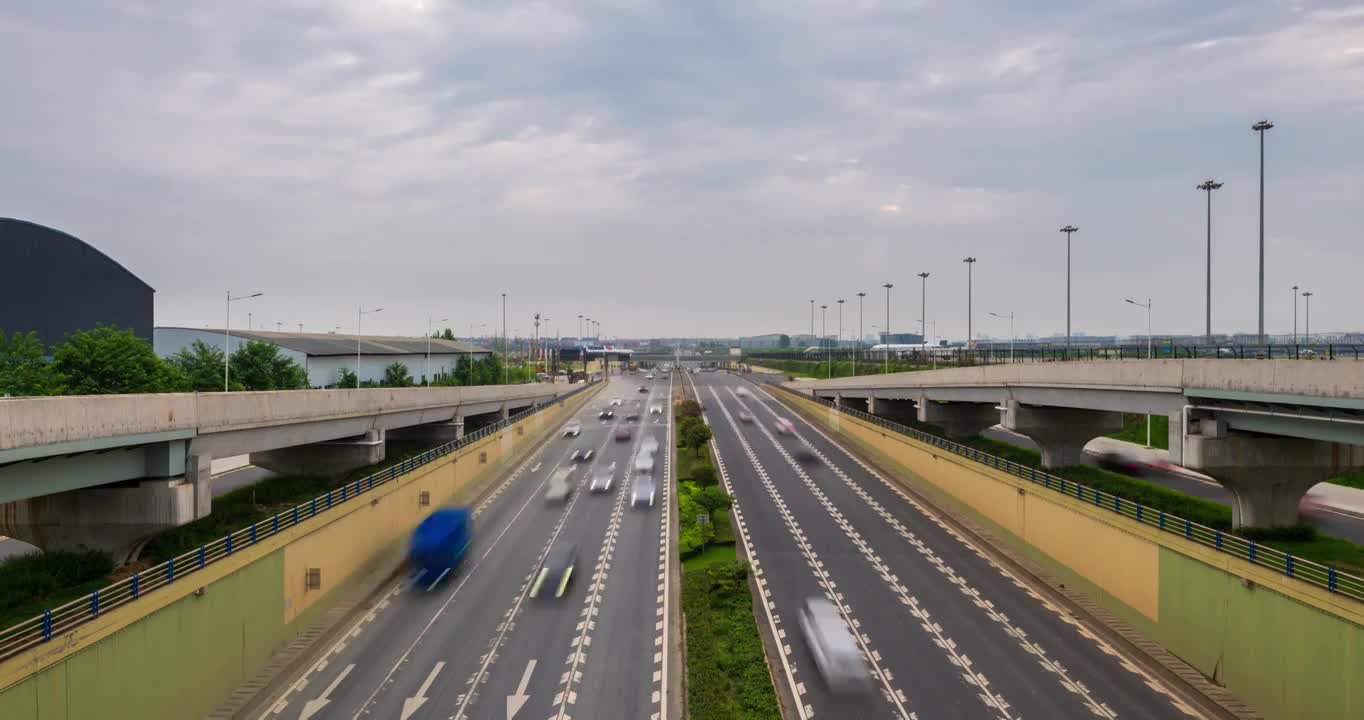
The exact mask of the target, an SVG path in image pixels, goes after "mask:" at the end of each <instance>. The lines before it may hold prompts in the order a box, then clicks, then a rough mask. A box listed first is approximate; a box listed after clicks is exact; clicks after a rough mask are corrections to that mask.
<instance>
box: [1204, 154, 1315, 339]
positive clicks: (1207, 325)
mask: <svg viewBox="0 0 1364 720" xmlns="http://www.w3.org/2000/svg"><path fill="white" fill-rule="evenodd" d="M1220 187H1222V183H1220V182H1217V181H1216V180H1213V179H1212V178H1208V179H1207V180H1205V181H1203V182H1202V183H1200V184H1199V185H1198V189H1199V190H1202V191H1203V192H1204V193H1206V194H1207V196H1208V264H1207V272H1208V282H1207V295H1208V297H1207V301H1206V304H1205V305H1204V332H1205V333H1206V334H1207V336H1208V344H1209V345H1211V344H1212V191H1213V190H1216V189H1217V188H1220ZM1295 319H1296V318H1295Z"/></svg>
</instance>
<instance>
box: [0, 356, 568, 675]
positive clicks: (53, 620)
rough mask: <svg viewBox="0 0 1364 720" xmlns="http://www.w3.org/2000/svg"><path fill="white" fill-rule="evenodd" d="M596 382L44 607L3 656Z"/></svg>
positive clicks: (17, 629)
mask: <svg viewBox="0 0 1364 720" xmlns="http://www.w3.org/2000/svg"><path fill="white" fill-rule="evenodd" d="M593 384H594V383H590V384H588V385H584V386H581V387H578V388H574V389H573V390H571V391H569V392H568V393H566V394H564V395H561V396H559V397H557V398H555V399H554V400H552V401H550V402H546V403H536V404H535V405H533V406H531V407H530V408H527V409H525V410H523V411H521V412H518V413H516V414H514V415H511V416H509V417H508V418H507V419H506V420H498V421H497V422H495V423H492V424H491V425H487V426H484V427H481V428H479V429H478V430H476V431H474V432H472V433H469V434H468V435H465V436H464V437H463V438H460V439H459V440H455V441H453V442H448V443H445V444H444V445H440V446H437V447H434V448H432V449H430V450H427V451H425V452H423V453H421V454H420V455H416V456H413V457H410V458H408V459H406V460H403V461H402V462H399V463H397V464H394V465H391V466H389V467H387V468H384V469H383V470H379V471H378V472H375V473H372V474H370V475H368V476H366V477H363V478H360V479H359V480H355V481H353V482H348V483H345V484H344V485H342V486H340V487H338V488H333V489H331V490H329V491H327V493H326V494H325V495H319V496H317V497H315V498H313V499H311V500H308V501H306V502H303V503H300V504H298V505H295V506H294V507H292V508H290V509H288V510H285V511H283V512H280V513H276V514H274V515H273V516H271V517H268V518H266V519H264V520H261V521H260V522H257V523H254V524H252V525H248V526H247V527H244V528H241V529H240V530H237V531H235V532H232V533H230V534H228V535H224V536H223V537H221V538H218V539H217V540H214V541H212V542H209V543H206V544H203V545H200V546H199V547H198V548H195V549H193V550H190V551H188V552H185V553H183V554H181V555H177V556H176V557H173V558H171V559H169V560H167V561H165V562H163V563H161V564H160V565H157V566H155V567H151V568H148V569H146V570H143V571H141V572H136V573H133V574H132V575H131V576H130V577H127V578H124V579H122V580H119V581H118V582H115V583H114V584H112V585H109V586H107V587H104V588H101V589H99V590H95V591H93V592H90V593H89V594H87V595H85V596H84V597H81V598H79V599H76V600H72V601H71V602H68V603H66V604H65V605H61V606H59V607H55V608H52V609H50V610H44V611H43V613H42V614H41V615H38V616H36V617H33V618H30V619H28V620H25V621H23V622H21V623H18V624H16V625H14V626H12V627H10V628H8V629H5V630H0V661H3V660H5V659H7V658H9V657H11V656H13V655H16V654H18V653H20V652H23V651H24V650H27V649H28V648H31V647H33V646H35V645H40V644H42V643H45V642H48V641H50V640H52V638H54V637H59V636H61V635H62V634H64V633H67V632H70V631H71V630H73V629H75V628H77V627H79V626H81V625H83V624H85V623H88V622H91V621H92V620H94V619H96V618H98V617H99V616H100V615H102V614H104V613H106V612H108V611H110V610H112V609H114V608H117V607H121V606H123V605H126V604H128V603H130V602H135V601H137V600H138V599H139V598H141V597H142V596H143V595H145V594H147V593H149V592H152V591H154V590H156V589H158V588H161V587H164V586H166V585H169V584H170V583H173V582H180V581H182V580H184V579H185V578H186V577H191V578H192V576H193V575H194V574H195V573H197V572H199V571H201V570H203V569H204V568H206V567H208V566H209V565H212V564H213V563H215V562H218V561H220V560H223V559H224V558H227V557H228V556H230V555H232V554H233V553H236V552H240V551H241V550H243V549H246V548H248V547H251V546H252V545H255V544H256V543H258V542H260V541H262V540H265V539H267V538H269V537H272V536H274V535H277V534H279V533H280V532H283V531H285V530H288V529H289V528H291V527H294V526H296V525H298V524H299V523H302V522H304V521H306V520H308V519H310V518H313V517H316V516H317V515H318V514H319V513H322V512H326V511H327V510H330V509H331V508H333V507H336V506H338V505H341V504H343V503H347V502H353V501H355V500H356V499H357V498H360V497H361V496H365V495H368V494H369V493H370V492H371V491H372V490H374V488H377V487H382V486H384V485H386V484H388V483H390V482H393V481H395V480H397V479H398V478H400V477H402V476H403V475H406V474H407V473H409V472H412V471H413V470H416V469H417V468H420V467H422V466H424V465H427V464H429V463H432V462H435V461H436V460H439V459H441V458H443V457H445V456H447V455H449V454H450V453H453V452H455V451H456V450H459V449H460V448H462V447H465V446H467V445H469V444H471V443H475V442H478V441H479V440H481V439H483V438H485V437H487V436H489V435H492V434H495V433H497V432H499V431H501V430H503V429H505V428H507V427H509V426H511V425H513V424H515V423H516V422H519V421H521V420H523V419H525V418H527V417H530V416H531V415H534V414H535V413H538V412H541V411H543V410H545V409H546V408H549V407H552V406H553V405H555V404H557V403H560V402H563V401H564V400H567V399H568V398H571V397H573V396H574V395H576V394H578V393H580V392H583V391H584V390H587V389H588V388H589V387H591V386H592V385H593Z"/></svg>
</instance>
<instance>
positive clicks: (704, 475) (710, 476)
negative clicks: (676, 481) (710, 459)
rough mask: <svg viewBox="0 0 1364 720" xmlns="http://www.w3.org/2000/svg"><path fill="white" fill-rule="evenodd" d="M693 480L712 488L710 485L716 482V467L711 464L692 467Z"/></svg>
mask: <svg viewBox="0 0 1364 720" xmlns="http://www.w3.org/2000/svg"><path fill="white" fill-rule="evenodd" d="M691 481H692V482H694V483H696V484H697V485H700V486H701V487H704V488H706V489H707V490H709V489H711V488H710V486H711V485H714V484H715V482H716V478H715V468H714V467H711V466H710V465H709V464H703V465H695V466H693V467H692V469H691Z"/></svg>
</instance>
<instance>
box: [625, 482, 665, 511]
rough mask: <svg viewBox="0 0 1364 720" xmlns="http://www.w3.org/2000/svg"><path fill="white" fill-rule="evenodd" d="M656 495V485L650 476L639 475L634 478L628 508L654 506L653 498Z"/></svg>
mask: <svg viewBox="0 0 1364 720" xmlns="http://www.w3.org/2000/svg"><path fill="white" fill-rule="evenodd" d="M657 494H658V484H657V483H655V482H654V476H652V475H639V476H636V477H635V491H634V492H633V493H631V495H630V506H631V507H637V506H640V505H646V506H648V507H653V506H654V496H655V495H657Z"/></svg>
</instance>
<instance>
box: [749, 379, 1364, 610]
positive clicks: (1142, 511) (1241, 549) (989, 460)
mask: <svg viewBox="0 0 1364 720" xmlns="http://www.w3.org/2000/svg"><path fill="white" fill-rule="evenodd" d="M763 387H769V388H777V389H779V390H781V391H783V392H787V393H790V394H792V395H794V396H796V397H799V398H801V399H803V400H813V401H814V402H817V403H819V404H821V405H825V406H827V407H831V408H833V409H835V410H838V411H839V412H841V413H844V414H846V415H851V416H853V417H856V418H859V419H862V420H865V421H867V422H870V423H873V424H875V425H879V426H881V427H883V428H885V429H887V430H891V431H893V432H896V433H899V434H901V435H906V436H908V437H911V438H913V439H915V440H918V441H919V442H922V443H927V444H929V445H932V446H933V447H936V448H938V449H940V450H943V451H945V452H950V453H952V454H954V455H958V456H961V457H964V458H966V459H968V460H972V461H974V462H978V463H981V464H984V465H988V466H990V467H992V468H995V469H997V470H1002V471H1004V472H1006V473H1008V474H1010V475H1013V476H1015V477H1019V478H1022V479H1024V480H1027V481H1028V482H1030V483H1033V484H1034V485H1037V486H1040V487H1042V488H1044V489H1046V490H1049V491H1052V492H1056V493H1060V494H1062V495H1065V496H1067V497H1070V498H1074V499H1076V500H1078V501H1080V502H1083V503H1087V504H1091V505H1093V506H1094V507H1096V508H1099V509H1102V510H1106V511H1108V512H1112V513H1117V514H1119V515H1122V516H1124V517H1126V518H1129V519H1131V520H1135V521H1137V522H1139V523H1141V524H1143V525H1146V526H1148V527H1152V528H1156V529H1158V530H1160V531H1162V532H1168V533H1171V534H1174V535H1179V536H1181V537H1183V538H1184V539H1186V540H1192V541H1193V542H1196V543H1198V544H1200V545H1204V546H1206V547H1209V548H1213V549H1215V550H1216V551H1217V552H1220V553H1227V554H1229V555H1232V556H1234V557H1237V558H1240V559H1242V560H1245V561H1247V562H1249V563H1251V564H1254V565H1258V566H1260V567H1263V568H1268V569H1270V570H1273V571H1274V572H1277V573H1281V574H1283V575H1285V576H1287V577H1290V578H1294V579H1295V580H1300V581H1302V582H1306V583H1309V584H1312V585H1315V586H1317V587H1320V588H1323V589H1325V590H1326V591H1328V592H1330V593H1333V594H1338V595H1344V596H1346V597H1349V598H1352V599H1354V600H1359V601H1364V578H1360V577H1357V576H1355V575H1351V574H1349V573H1346V572H1342V571H1340V570H1338V569H1336V568H1334V567H1331V566H1329V565H1322V564H1321V563H1317V562H1313V561H1311V560H1304V559H1302V558H1300V557H1297V556H1295V555H1293V554H1292V553H1286V552H1283V551H1282V550H1278V549H1276V548H1272V547H1269V546H1267V545H1263V544H1260V543H1257V542H1255V541H1254V540H1247V539H1245V538H1243V537H1240V536H1238V535H1234V534H1232V533H1229V532H1225V531H1223V530H1219V529H1217V528H1211V527H1208V526H1206V525H1200V524H1198V523H1196V522H1193V521H1191V520H1189V519H1187V518H1182V517H1179V516H1178V515H1173V514H1171V513H1167V512H1165V511H1163V510H1156V509H1153V508H1149V507H1146V506H1144V505H1142V504H1141V503H1139V502H1135V501H1132V500H1127V499H1124V498H1122V497H1119V496H1117V495H1113V494H1112V493H1105V492H1103V491H1101V490H1097V489H1095V488H1091V487H1089V486H1088V485H1082V484H1080V483H1077V482H1075V481H1074V480H1067V479H1065V478H1062V477H1058V476H1056V475H1052V474H1051V473H1048V472H1046V471H1045V470H1039V469H1037V468H1036V467H1033V466H1030V465H1020V464H1018V463H1016V462H1012V461H1010V460H1005V459H1004V458H1001V457H997V456H994V455H991V454H989V453H986V452H982V451H980V450H978V449H976V448H973V447H971V446H969V445H962V444H961V443H956V442H952V441H951V440H948V439H947V438H943V437H939V436H937V435H933V434H930V433H926V432H923V431H922V430H916V429H914V428H911V427H906V426H904V425H901V424H899V423H896V422H893V421H891V420H887V419H885V418H882V417H877V416H875V415H872V414H870V413H866V412H862V411H861V410H857V409H855V408H850V407H843V406H840V405H838V404H836V403H834V402H831V401H829V400H825V399H824V398H820V397H814V396H809V395H805V394H803V393H797V392H796V391H794V390H792V389H790V388H787V387H783V386H781V385H779V384H775V383H765V384H764V385H763Z"/></svg>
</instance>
